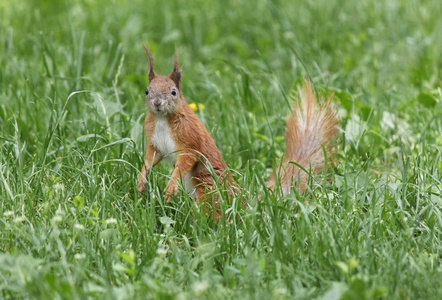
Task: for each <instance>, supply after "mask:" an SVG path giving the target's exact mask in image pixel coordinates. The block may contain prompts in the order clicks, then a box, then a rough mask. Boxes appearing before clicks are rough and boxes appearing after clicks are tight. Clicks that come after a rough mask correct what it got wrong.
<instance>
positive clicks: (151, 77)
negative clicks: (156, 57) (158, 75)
mask: <svg viewBox="0 0 442 300" xmlns="http://www.w3.org/2000/svg"><path fill="white" fill-rule="evenodd" d="M143 47H144V51H146V54H147V57H148V58H149V64H150V69H149V81H152V79H154V78H155V71H154V70H153V57H152V53H151V52H150V49H149V44H147V47H146V46H144V45H143Z"/></svg>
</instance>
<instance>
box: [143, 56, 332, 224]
mask: <svg viewBox="0 0 442 300" xmlns="http://www.w3.org/2000/svg"><path fill="white" fill-rule="evenodd" d="M145 50H146V54H147V56H148V58H149V63H150V69H149V81H150V82H149V85H148V87H147V90H146V106H147V108H148V111H149V112H148V115H147V116H146V120H145V124H144V130H145V136H146V143H147V150H146V155H145V161H144V166H143V168H142V170H141V173H140V176H139V180H138V190H139V191H140V192H143V191H144V190H145V185H146V184H147V180H146V176H147V173H149V172H150V169H151V168H152V167H154V166H155V165H156V164H158V163H159V162H160V161H161V160H162V159H163V158H165V157H167V158H168V159H169V160H170V161H171V162H172V164H173V166H174V170H173V173H172V176H171V178H170V180H169V182H168V184H167V187H166V189H165V194H166V199H167V200H168V201H170V200H171V196H172V195H176V194H177V192H178V182H179V181H180V180H182V179H185V178H190V188H191V189H194V194H195V195H196V201H197V202H199V203H201V202H207V201H208V199H211V197H213V198H212V199H214V203H213V206H212V209H213V210H214V212H215V219H216V220H218V219H219V217H220V214H219V197H218V195H217V193H212V195H213V196H211V195H209V193H210V191H211V190H213V188H214V186H215V182H214V181H213V177H212V175H211V174H210V172H209V170H208V168H207V166H208V165H211V168H213V170H214V172H215V175H216V177H217V179H218V182H219V183H225V184H226V187H227V189H228V195H229V200H231V197H233V196H234V194H236V190H237V186H236V185H235V183H234V181H233V178H232V174H231V173H230V170H229V169H228V168H227V167H226V163H225V162H224V160H223V157H222V156H221V153H220V152H219V150H218V147H217V146H216V144H215V141H214V140H213V138H212V136H211V135H210V134H209V132H208V131H207V129H206V128H205V127H204V125H203V124H202V123H201V121H200V119H199V118H198V116H197V115H196V114H195V112H194V111H193V110H192V109H191V108H190V107H189V106H188V105H187V103H186V100H185V99H184V96H183V94H182V91H181V86H180V80H181V70H180V69H179V64H178V56H177V52H176V50H175V61H174V66H173V71H172V73H171V74H170V75H169V76H162V75H156V74H155V71H154V68H153V58H152V54H151V52H150V50H149V48H148V47H145ZM300 102H301V103H298V104H297V105H296V106H295V107H294V110H293V112H292V113H291V114H290V115H289V117H288V118H287V131H286V142H287V146H286V155H285V157H284V159H283V161H282V165H281V168H279V169H277V170H275V171H274V172H273V173H272V175H271V177H270V180H269V182H268V183H267V186H268V187H269V188H270V189H272V190H273V189H274V188H275V186H276V182H275V180H276V178H278V179H280V181H281V187H282V191H283V194H284V195H287V194H288V193H289V192H290V189H291V187H292V184H293V183H294V182H298V181H299V182H300V183H301V185H300V187H299V189H300V190H301V191H302V190H304V189H305V187H306V184H307V179H308V174H306V173H305V172H303V171H302V170H300V168H299V167H297V166H296V165H294V164H292V163H291V162H296V163H298V164H299V165H301V166H303V167H304V168H305V169H307V170H309V169H310V168H311V170H312V172H313V173H315V172H318V171H320V170H321V169H322V168H323V165H324V155H323V150H322V145H324V146H325V149H326V152H327V156H328V157H329V158H331V157H333V156H334V154H335V153H336V150H335V148H333V144H332V143H331V141H333V140H334V138H335V137H336V135H337V134H338V118H337V116H336V112H335V110H334V109H332V108H331V107H330V103H331V98H329V99H328V100H327V101H326V102H325V103H324V104H322V105H320V106H319V107H318V106H317V104H316V96H315V93H314V91H313V88H312V86H311V84H310V83H309V82H307V81H306V82H305V83H304V85H303V89H302V96H301V100H300ZM298 174H299V175H298ZM299 176H300V177H299ZM189 192H191V191H189ZM244 200H245V199H243V202H244V203H245V201H244ZM209 211H210V209H208V212H209Z"/></svg>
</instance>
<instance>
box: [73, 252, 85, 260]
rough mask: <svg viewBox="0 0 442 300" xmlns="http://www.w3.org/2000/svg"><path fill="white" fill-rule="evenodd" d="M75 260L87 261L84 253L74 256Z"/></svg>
mask: <svg viewBox="0 0 442 300" xmlns="http://www.w3.org/2000/svg"><path fill="white" fill-rule="evenodd" d="M74 258H75V259H76V260H80V259H85V258H86V254H84V253H76V254H75V255H74Z"/></svg>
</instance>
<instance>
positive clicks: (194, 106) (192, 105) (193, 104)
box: [189, 103, 198, 111]
mask: <svg viewBox="0 0 442 300" xmlns="http://www.w3.org/2000/svg"><path fill="white" fill-rule="evenodd" d="M189 106H190V108H191V109H193V111H197V110H198V108H197V106H196V103H189Z"/></svg>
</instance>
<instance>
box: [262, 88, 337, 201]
mask: <svg viewBox="0 0 442 300" xmlns="http://www.w3.org/2000/svg"><path fill="white" fill-rule="evenodd" d="M299 98H300V99H299ZM331 101H332V97H330V98H329V99H327V101H326V102H325V103H323V104H321V105H320V106H318V105H317V103H316V94H315V91H314V89H313V87H312V85H311V84H310V82H308V81H305V82H304V84H303V87H302V94H301V97H298V103H297V104H295V106H294V109H293V112H292V113H291V114H290V115H289V116H288V117H287V130H286V137H285V138H286V151H285V156H284V158H283V160H282V165H281V167H280V168H278V169H277V170H274V171H273V173H272V174H271V176H270V179H269V181H268V183H267V187H268V188H270V189H272V190H274V188H275V185H276V178H278V179H279V180H280V182H281V188H282V192H283V194H284V196H285V195H287V194H288V193H289V192H290V189H291V186H292V184H293V183H297V182H300V186H299V190H300V191H301V192H302V191H303V190H304V189H305V188H306V185H307V180H308V176H309V175H308V174H307V173H306V172H304V171H303V170H301V169H300V168H299V167H298V166H296V165H295V164H293V163H292V162H296V163H297V164H299V165H301V166H302V167H303V168H304V169H306V170H307V171H309V172H310V170H311V173H313V174H315V173H317V172H319V171H321V170H322V169H323V168H324V152H323V149H322V146H324V147H325V150H326V153H327V158H328V159H331V158H333V156H334V155H335V154H336V148H335V147H333V146H334V144H333V140H334V139H335V137H336V136H337V135H338V133H339V130H338V120H339V119H338V117H337V115H336V111H335V110H334V109H333V108H332V107H331V106H330V104H331ZM328 162H329V163H332V162H333V161H331V160H329V161H328ZM275 173H276V174H275Z"/></svg>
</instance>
